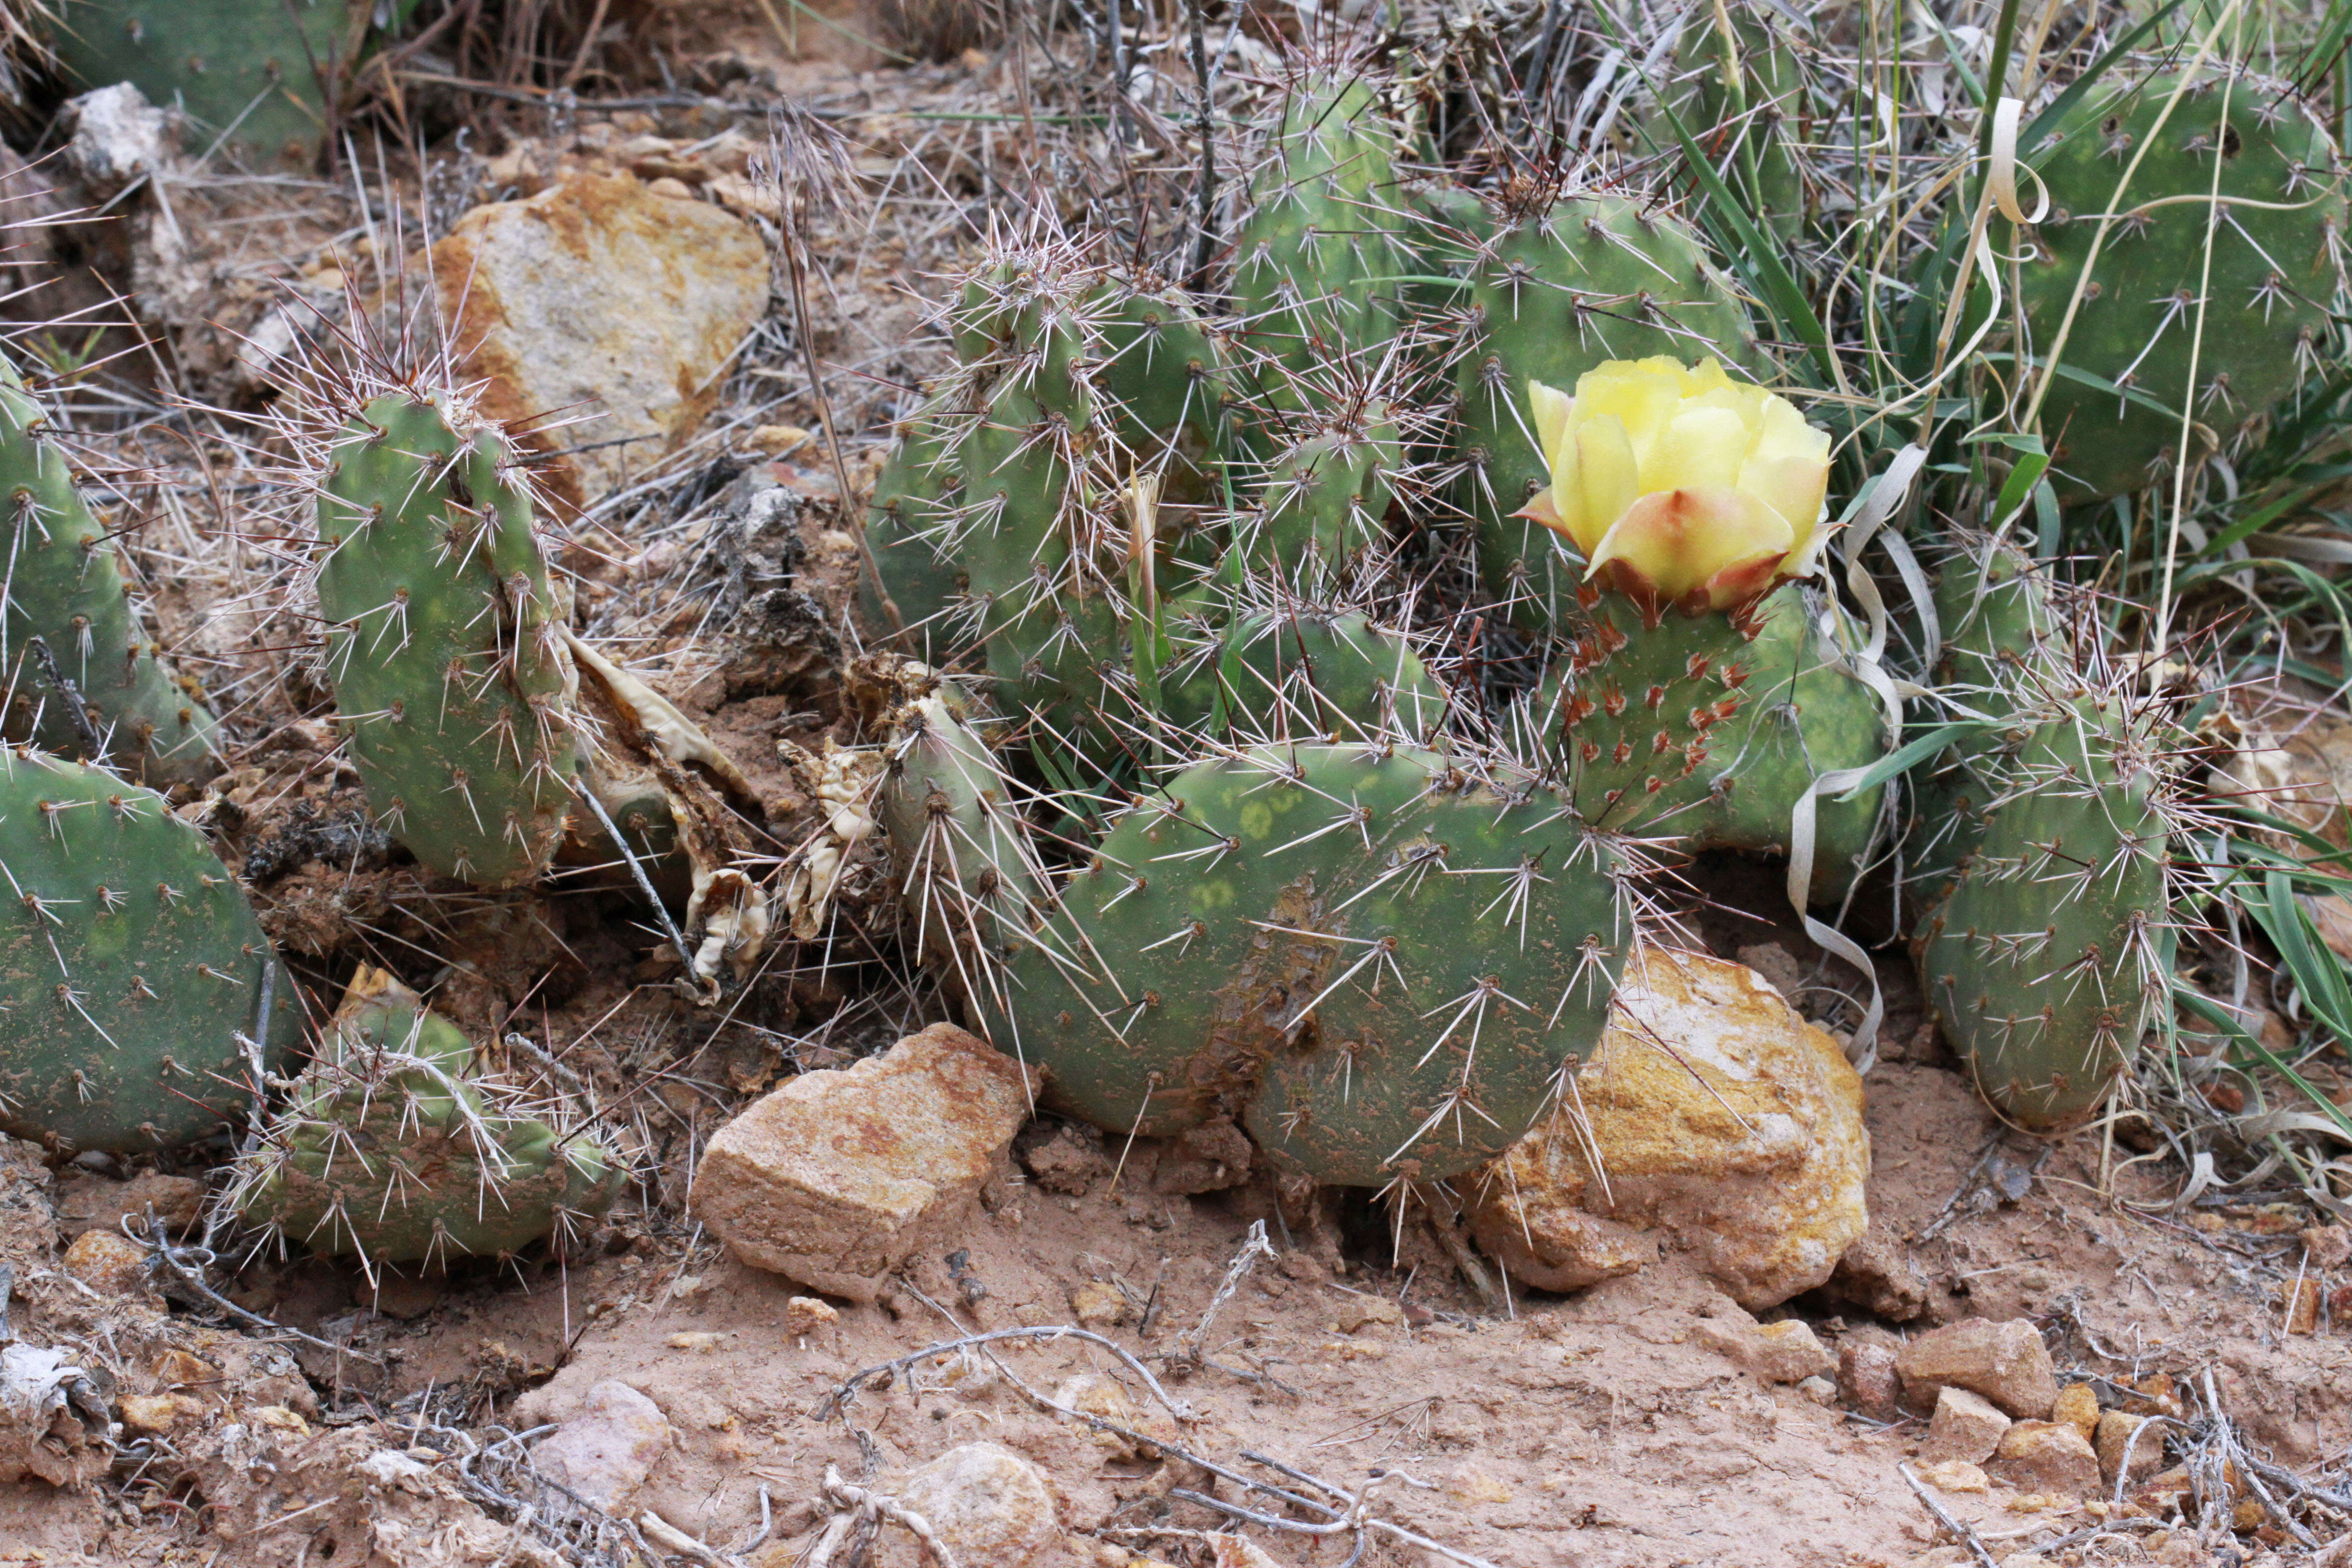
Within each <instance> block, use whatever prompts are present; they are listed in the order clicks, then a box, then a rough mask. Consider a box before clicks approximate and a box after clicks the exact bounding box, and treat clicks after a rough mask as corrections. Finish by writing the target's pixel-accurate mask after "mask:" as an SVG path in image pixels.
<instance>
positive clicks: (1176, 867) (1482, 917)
mask: <svg viewBox="0 0 2352 1568" xmlns="http://www.w3.org/2000/svg"><path fill="white" fill-rule="evenodd" d="M1624 871H1625V862H1624V860H1623V858H1622V851H1621V850H1620V848H1619V847H1617V846H1616V845H1615V844H1614V843H1613V842H1612V840H1611V839H1609V838H1608V837H1605V836H1602V835H1599V834H1595V833H1592V832H1591V831H1589V830H1588V829H1587V828H1586V827H1585V826H1583V825H1582V824H1581V823H1580V822H1579V821H1577V820H1576V818H1575V817H1574V816H1573V815H1572V813H1571V812H1570V810H1569V809H1568V808H1567V803H1566V802H1565V801H1563V800H1561V799H1559V797H1558V796H1557V795H1555V794H1554V793H1553V792H1552V791H1550V790H1549V789H1547V788H1545V787H1543V786H1541V785H1539V784H1537V783H1535V782H1534V781H1533V780H1532V779H1528V778H1523V777H1519V776H1517V775H1509V776H1506V773H1504V771H1503V770H1502V768H1501V765H1500V764H1496V767H1495V768H1494V769H1491V770H1489V771H1488V773H1487V774H1486V776H1483V777H1482V776H1474V775H1473V774H1472V773H1469V772H1466V771H1465V768H1464V767H1463V766H1462V765H1460V764H1458V763H1457V762H1456V761H1454V759H1450V758H1448V757H1445V756H1441V755H1439V754H1437V753H1435V752H1425V751H1421V750H1417V749H1413V748H1409V747H1402V746H1400V747H1395V748H1389V747H1381V746H1373V745H1364V744H1359V745H1349V746H1319V745H1306V746H1285V747H1265V748H1257V749H1252V750H1249V751H1246V752H1243V753H1241V754H1239V755H1238V756H1236V757H1234V758H1232V759H1230V760H1223V759H1221V760H1217V761H1212V762H1207V763H1200V764H1198V765H1196V766H1194V767H1192V768H1190V769H1188V770H1187V771H1185V772H1184V773H1181V774H1179V775H1178V776H1176V777H1175V778H1172V779H1171V780H1169V781H1168V783H1167V784H1166V785H1165V787H1164V790H1163V792H1162V793H1160V794H1159V795H1154V796H1153V797H1151V799H1150V802H1149V803H1148V804H1146V805H1141V806H1139V807H1138V808H1137V809H1136V810H1135V811H1134V812H1133V813H1132V814H1130V815H1129V816H1127V817H1126V818H1125V819H1124V820H1123V821H1122V822H1121V823H1120V824H1119V825H1118V827H1116V828H1115V829H1114V830H1113V831H1112V832H1111V833H1110V835H1109V836H1108V837H1107V838H1106V839H1105V840H1104V841H1103V843H1102V845H1101V846H1100V847H1099V849H1098V851H1097V854H1096V856H1095V858H1094V860H1093V862H1092V863H1091V864H1090V865H1089V867H1088V868H1087V870H1086V871H1085V872H1083V873H1082V874H1080V875H1079V876H1078V877H1077V878H1076V879H1075V880H1074V881H1072V882H1070V883H1069V884H1068V885H1067V886H1066V888H1065V889H1063V890H1062V895H1061V900H1060V908H1059V910H1057V911H1056V912H1055V914H1054V915H1053V917H1052V918H1051V919H1050V920H1048V921H1046V922H1045V924H1044V925H1043V927H1042V928H1041V929H1040V930H1039V931H1037V933H1036V935H1035V936H1034V939H1033V940H1032V941H1031V942H1029V943H1028V944H1027V945H1026V946H1025V947H1024V949H1023V950H1022V951H1021V952H1019V953H1018V954H1017V955H1016V956H1015V957H1014V959H1013V964H1012V968H1011V973H1010V975H1009V978H1008V981H1007V984H1006V987H1005V989H1006V992H1007V994H1009V995H1010V996H1011V997H1012V999H1013V1005H1012V1009H1011V1012H1010V1015H1009V1016H1000V1017H998V1018H997V1019H995V1020H994V1021H993V1022H992V1028H993V1030H994V1031H995V1032H996V1036H997V1041H998V1044H999V1045H1000V1046H1002V1047H1004V1048H1006V1049H1008V1050H1015V1049H1017V1050H1018V1051H1019V1052H1020V1053H1021V1054H1022V1055H1023V1056H1024V1058H1025V1059H1027V1060H1029V1061H1033V1062H1038V1063H1042V1064H1043V1065H1044V1066H1045V1068H1047V1069H1048V1070H1049V1072H1050V1074H1051V1080H1052V1083H1053V1085H1054V1091H1053V1092H1054V1093H1055V1095H1056V1096H1057V1097H1058V1098H1059V1100H1060V1101H1061V1103H1063V1104H1064V1105H1065V1106H1066V1107H1067V1108H1068V1109H1070V1110H1074V1111H1076V1113H1077V1114H1079V1115H1082V1116H1084V1117H1085V1118H1086V1119H1087V1120H1088V1121H1092V1122H1094V1123H1095V1124H1096V1125H1097V1126H1100V1127H1104V1128H1109V1129H1115V1130H1117V1131H1120V1132H1127V1131H1130V1130H1131V1131H1137V1132H1140V1133H1144V1134H1150V1135H1155V1136H1156V1135H1164V1134H1170V1133H1175V1132H1180V1131H1183V1130H1185V1129H1186V1128H1189V1127H1193V1126H1197V1125H1199V1124H1200V1123H1202V1121H1206V1120H1208V1119H1210V1118H1211V1117H1213V1116H1214V1115H1216V1114H1218V1113H1220V1112H1223V1113H1230V1114H1235V1115H1237V1117H1238V1119H1239V1120H1240V1121H1241V1122H1242V1123H1243V1124H1244V1126H1246V1127H1247V1128H1248V1130H1249V1131H1250V1133H1251V1134H1252V1136H1253V1137H1255V1139H1256V1140H1257V1142H1259V1144H1260V1145H1261V1146H1262V1147H1264V1148H1265V1150H1266V1151H1267V1152H1270V1153H1271V1154H1272V1155H1274V1157H1275V1158H1276V1159H1277V1160H1279V1161H1281V1162H1283V1163H1286V1164H1288V1165H1290V1166H1292V1167H1294V1168H1296V1169H1297V1170H1300V1171H1303V1172H1305V1173H1307V1174H1308V1175H1310V1176H1312V1177H1314V1178H1315V1179H1316V1180H1318V1181H1321V1182H1326V1183H1336V1184H1381V1183H1385V1182H1388V1181H1391V1180H1392V1179H1394V1178H1397V1177H1399V1176H1403V1177H1407V1178H1411V1179H1420V1180H1428V1179H1437V1178H1443V1177H1445V1176H1450V1175H1454V1174H1458V1173H1462V1172H1464V1171H1466V1170H1469V1169H1472V1168H1474V1167H1475V1166H1476V1165H1478V1164H1480V1163H1483V1162H1484V1161H1486V1160H1487V1159H1489V1158H1491V1157H1493V1155H1495V1154H1496V1153H1497V1152H1500V1151H1501V1150H1502V1149H1504V1148H1506V1147H1507V1146H1508V1145H1509V1144H1510V1143H1511V1142H1512V1141H1513V1140H1514V1139H1516V1138H1517V1137H1518V1136H1519V1135H1520V1134H1521V1133H1523V1132H1525V1131H1527V1129H1528V1127H1529V1126H1530V1125H1531V1124H1532V1123H1533V1122H1534V1121H1535V1119H1536V1118H1537V1116H1538V1115H1539V1114H1540V1113H1541V1112H1542V1110H1543V1109H1544V1108H1545V1107H1546V1105H1548V1104H1549V1101H1550V1099H1551V1096H1552V1094H1553V1092H1554V1090H1555V1089H1556V1088H1557V1086H1558V1081H1559V1079H1558V1075H1559V1072H1560V1070H1561V1068H1562V1066H1563V1064H1566V1063H1569V1062H1571V1061H1573V1060H1576V1059H1579V1058H1582V1057H1583V1056H1584V1055H1585V1054H1587V1053H1588V1052H1590V1051H1591V1048H1592V1047H1593V1045H1594V1044H1595V1042H1596V1041H1598V1039H1599V1038H1600V1035H1601V1026H1602V1023H1603V1019H1604V1016H1605V1014H1606V1012H1607V1009H1608V1005H1609V997H1610V993H1611V988H1612V984H1613V983H1614V978H1615V976H1616V975H1617V973H1619V972H1620V971H1621V970H1622V967H1623V964H1624V962H1625V957H1626V954H1627V952H1628V951H1629V950H1630V947H1631V944H1632V941H1633V915H1632V911H1631V908H1630V901H1629V898H1628V894H1627V890H1626V888H1625V886H1624V883H1623V876H1624Z"/></svg>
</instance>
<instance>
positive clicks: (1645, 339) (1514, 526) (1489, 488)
mask: <svg viewBox="0 0 2352 1568" xmlns="http://www.w3.org/2000/svg"><path fill="white" fill-rule="evenodd" d="M1469 276H1470V287H1469V289H1468V290H1467V293H1466V299H1467V300H1468V303H1469V307H1470V316H1471V322H1472V328H1471V331H1469V332H1468V333H1467V334H1466V335H1465V340H1464V342H1463V346H1462V350H1461V358H1460V360H1459V363H1457V365H1456V367H1455V391H1456V394H1457V395H1458V399H1459V403H1458V415H1459V418H1460V427H1459V434H1458V437H1457V442H1458V456H1459V457H1460V459H1461V461H1462V464H1463V473H1462V479H1461V480H1460V482H1459V484H1458V486H1457V488H1456V492H1455V504H1456V505H1457V506H1458V507H1459V508H1460V509H1461V510H1462V512H1463V514H1464V515H1465V516H1466V517H1467V518H1469V520H1470V521H1471V522H1472V524H1473V526H1475V529H1476V531H1477V541H1478V570H1479V574H1480V575H1481V576H1482V577H1483V578H1484V579H1485V581H1486V588H1487V591H1488V592H1489V593H1491V594H1494V595H1496V597H1498V598H1500V599H1502V600H1503V601H1504V602H1505V604H1506V605H1507V610H1508V613H1509V615H1510V616H1511V618H1512V619H1513V620H1514V621H1516V622H1517V623H1518V624H1519V625H1521V626H1528V627H1531V628H1534V629H1538V630H1541V629H1544V628H1547V627H1549V626H1553V625H1554V624H1556V623H1558V622H1559V621H1561V620H1564V619H1565V618H1567V617H1568V616H1570V613H1571V612H1572V611H1573V608H1574V596H1575V590H1576V585H1577V584H1578V582H1579V581H1580V579H1581V577H1582V574H1583V563H1581V562H1579V561H1577V560H1575V559H1574V558H1573V556H1572V555H1571V554H1570V553H1568V552H1567V551H1566V548H1565V546H1563V545H1562V543H1561V542H1559V540H1558V539H1557V537H1556V536H1555V535H1554V534H1553V533H1552V532H1551V531H1550V530H1549V529H1547V528H1544V527H1542V526H1541V525H1540V524H1538V523H1534V522H1530V521H1527V520H1526V519H1524V518H1518V517H1514V516H1512V515H1511V514H1512V513H1514V512H1516V511H1517V510H1519V509H1520V508H1521V507H1523V506H1525V505H1527V503H1528V500H1529V499H1530V498H1531V497H1533V496H1534V495H1535V494H1536V493H1537V492H1538V491H1539V490H1541V489H1544V488H1545V487H1546V486H1547V485H1549V484H1550V483H1551V475H1550V474H1549V471H1547V469H1546V468H1545V466H1544V456H1543V453H1542V451H1541V450H1540V448H1539V447H1538V444H1537V441H1536V438H1535V433H1534V429H1533V426H1530V425H1529V424H1528V383H1529V382H1530V381H1540V382H1542V383H1544V384H1546V385H1548V386H1555V387H1558V388H1559V389H1560V390H1561V391H1563V392H1570V393H1572V392H1573V391H1574V390H1575V388H1576V382H1577V378H1578V377H1579V376H1580V375H1582V374H1584V373H1585V372H1586V371H1588V370H1591V369H1592V368H1593V367H1594V366H1595V365H1598V364H1601V363H1605V362H1607V361H1609V360H1621V359H1643V358H1646V357H1648V356H1650V355H1653V354H1664V355H1667V356H1669V357H1671V358H1674V359H1676V360H1680V361H1682V362H1683V363H1691V362H1693V361H1696V360H1699V359H1705V358H1710V357H1711V358H1714V359H1717V360H1721V361H1722V362H1724V363H1725V364H1726V365H1727V366H1733V367H1737V368H1741V369H1747V370H1748V371H1750V372H1751V373H1753V372H1755V371H1756V370H1757V369H1759V367H1760V365H1761V364H1762V363H1763V360H1762V353H1761V351H1760V350H1759V348H1758V347H1757V346H1756V338H1755V329H1754V326H1753V324H1752V322H1751V321H1750V320H1749V318H1748V309H1747V307H1746V306H1745V305H1743V304H1742V303H1741V302H1740V300H1739V299H1738V296H1737V295H1736V294H1734V293H1733V292H1732V290H1731V287H1730V285H1729V284H1728V283H1727V282H1726V281H1725V279H1723V277H1722V276H1721V275H1720V274H1719V273H1718V272H1717V270H1716V268H1715V266H1714V263H1713V262H1712V261H1710V260H1709V259H1708V258H1707V254H1706V247H1704V246H1703V245H1702V244H1701V243H1700V241H1699V238H1698V237H1697V236H1696V234H1695V233H1693V232H1692V231H1691V230H1690V229H1689V228H1688V227H1687V226H1685V225H1683V224H1681V223H1679V222H1677V221H1675V219H1673V218H1670V217H1667V216H1664V215H1662V214H1659V213H1655V212H1652V211H1649V210H1647V209H1645V208H1643V207H1642V206H1640V205H1636V204H1635V203H1633V202H1631V201H1627V200H1625V199H1624V198H1622V197H1620V196H1612V195H1570V196H1566V197H1563V198H1562V199H1561V200H1560V201H1559V203H1558V204H1557V205H1555V206H1553V207H1552V209H1551V210H1550V211H1549V213H1548V214H1546V215H1545V216H1541V217H1539V218H1529V219H1526V220H1523V221H1521V222H1519V223H1517V224H1515V225H1513V226H1510V227H1508V228H1506V229H1504V230H1503V231H1502V232H1500V233H1499V234H1497V235H1496V237H1495V239H1494V240H1493V242H1492V243H1491V244H1489V245H1488V246H1487V247H1486V250H1485V251H1484V252H1483V253H1482V254H1481V255H1480V256H1479V257H1478V258H1476V259H1475V260H1474V261H1473V263H1472V264H1471V267H1470V268H1469Z"/></svg>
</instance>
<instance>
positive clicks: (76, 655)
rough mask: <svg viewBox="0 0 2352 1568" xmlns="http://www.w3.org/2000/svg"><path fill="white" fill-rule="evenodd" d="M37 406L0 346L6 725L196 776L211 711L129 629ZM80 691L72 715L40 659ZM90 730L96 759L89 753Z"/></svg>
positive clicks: (208, 738)
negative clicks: (41, 647) (35, 648)
mask: <svg viewBox="0 0 2352 1568" xmlns="http://www.w3.org/2000/svg"><path fill="white" fill-rule="evenodd" d="M45 424H46V418H45V416H44V415H43V413H42V411H41V405H40V404H39V403H38V402H37V401H36V400H35V399H34V397H33V395H31V394H30V393H29V392H27V391H26V388H25V384H24V382H23V380H22V379H21V378H20V377H18V375H17V374H16V368H15V367H14V366H12V365H11V364H9V363H8V362H7V360H6V358H5V355H0V506H5V508H6V509H7V513H6V517H5V521H0V528H5V531H6V532H7V535H8V563H7V573H6V576H5V594H6V605H5V612H6V613H5V618H0V668H5V670H6V673H7V679H8V694H7V709H6V732H7V735H8V738H9V739H10V740H13V741H25V742H31V743H33V744H34V745H37V746H39V747H40V748H42V749H43V750H44V751H47V752H51V753H52V754H54V755H57V756H62V757H75V758H80V759H82V760H85V761H92V762H96V761H105V762H109V763H112V764H113V765H114V766H115V767H117V768H120V769H121V770H122V771H123V772H124V773H128V774H130V775H131V776H132V777H134V778H140V779H143V780H145V781H146V782H148V783H150V784H156V785H159V786H162V785H169V784H181V783H186V782H189V781H193V780H195V779H199V778H202V777H204V776H205V774H206V773H210V772H211V771H212V769H213V765H214V758H213V752H212V738H213V732H214V729H215V724H214V721H213V716H212V715H211V714H210V713H209V712H207V711H205V706H204V704H203V703H201V702H199V701H197V700H195V699H194V697H192V696H190V695H189V694H188V693H187V692H186V691H184V690H182V689H181V688H180V686H179V684H178V683H177V682H175V681H174V680H173V679H172V678H171V676H169V675H168V674H166V673H165V672H164V670H163V667H162V666H161V665H159V664H158V663H156V661H155V649H154V647H153V646H152V644H150V643H149V642H148V641H147V639H146V638H145V637H142V636H141V635H140V630H139V624H138V622H137V620H136V619H134V618H133V616H132V615H131V603H130V600H129V598H128V597H127V596H126V595H124V593H123V591H122V572H121V566H120V564H119V563H117V561H116V559H115V552H114V546H113V545H112V544H111V543H110V542H109V541H108V538H107V531H106V529H105V527H104V525H103V524H101V523H100V521H98V519H96V518H95V517H93V516H91V515H90V510H89V505H88V504H87V503H86V502H84V501H83V500H82V499H81V493H80V492H79V490H77V489H75V488H74V482H73V476H72V474H71V473H70V472H69V471H68V468H67V466H66V459H65V454H64V453H63V452H62V451H60V450H59V449H58V446H57V444H56V443H55V442H54V441H51V440H49V439H47V437H46V436H45V435H44V426H45ZM33 637H39V638H40V639H41V640H42V642H43V643H44V644H45V645H46V646H47V648H48V650H49V656H50V658H51V660H53V661H54V662H55V664H56V666H57V673H58V675H59V676H62V677H63V678H64V679H65V680H66V681H67V682H68V684H70V685H71V686H73V687H74V689H76V690H78V691H79V693H80V694H81V700H82V704H83V708H84V712H85V715H86V717H87V718H88V721H89V722H88V723H87V724H86V725H85V724H82V723H79V722H77V721H76V719H75V716H74V714H73V713H72V712H71V711H69V710H68V701H67V699H66V698H65V696H64V695H63V694H62V693H61V692H59V691H58V690H57V689H55V687H54V685H53V683H52V681H51V679H50V677H49V671H48V668H47V665H46V664H44V662H43V661H42V660H41V659H40V658H38V657H37V655H36V654H35V653H33V652H32V650H31V649H30V647H29V646H28V644H29V641H30V639H31V638H33ZM88 733H95V734H96V735H97V736H98V738H99V741H100V745H101V746H102V747H103V748H104V750H105V753H106V754H105V756H104V757H103V758H97V757H89V756H87V755H86V753H87V752H88V749H89V748H88V747H87V746H86V745H85V743H84V740H83V737H84V736H85V734H88Z"/></svg>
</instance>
